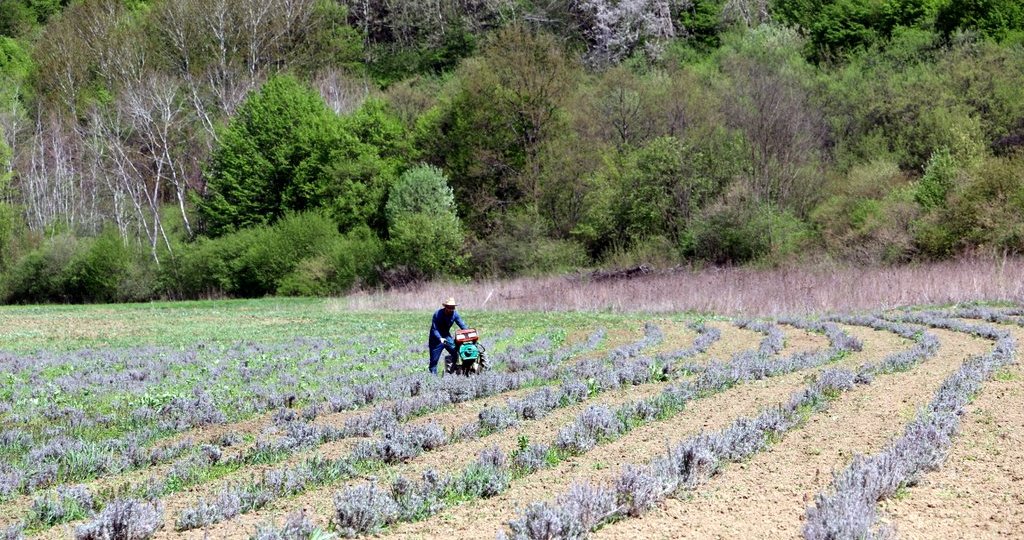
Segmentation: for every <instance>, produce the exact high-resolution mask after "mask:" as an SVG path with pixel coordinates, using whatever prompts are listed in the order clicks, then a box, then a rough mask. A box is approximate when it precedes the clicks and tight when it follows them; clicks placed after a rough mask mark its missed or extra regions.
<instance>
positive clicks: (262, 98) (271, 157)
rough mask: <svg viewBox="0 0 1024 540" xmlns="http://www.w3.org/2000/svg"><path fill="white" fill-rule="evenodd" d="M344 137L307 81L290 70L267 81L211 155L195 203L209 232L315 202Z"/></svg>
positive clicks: (266, 219) (264, 221)
mask: <svg viewBox="0 0 1024 540" xmlns="http://www.w3.org/2000/svg"><path fill="white" fill-rule="evenodd" d="M342 138H343V134H342V131H341V126H340V123H339V121H338V120H337V118H336V117H335V116H334V114H333V113H332V112H331V111H330V110H329V109H328V108H327V106H326V105H325V104H324V102H323V100H322V99H321V98H320V96H318V95H317V94H316V93H315V92H313V91H312V90H311V89H310V88H308V87H306V86H304V85H303V84H302V83H300V82H299V81H298V80H296V79H295V78H293V77H290V76H285V75H281V76H276V77H274V78H272V79H270V80H269V81H267V83H266V84H264V85H263V87H262V88H260V90H259V92H257V93H255V94H253V95H251V96H250V97H249V98H248V99H246V101H245V103H243V104H242V106H241V107H240V108H239V110H238V113H237V114H236V116H235V117H234V119H233V120H232V121H231V123H230V124H229V125H228V126H227V128H226V129H224V130H223V132H222V133H221V143H220V147H219V148H218V149H217V150H216V151H215V152H214V154H213V156H212V158H211V164H210V168H209V171H208V172H207V193H206V196H205V197H204V198H203V200H202V201H200V202H199V204H198V205H197V208H198V210H199V213H200V215H201V216H202V217H203V220H204V223H205V226H206V230H207V232H208V233H209V234H211V235H212V236H219V235H222V234H225V233H228V232H231V231H234V230H237V229H239V228H245V227H251V226H253V225H263V224H268V223H272V222H273V221H275V220H277V219H279V218H280V217H281V216H283V215H284V213H285V212H286V211H289V210H298V211H301V210H305V209H307V208H310V207H312V206H314V205H315V204H316V203H317V202H319V200H320V198H321V197H322V196H323V190H324V188H325V187H326V186H324V183H323V182H321V179H322V178H323V177H324V176H326V171H327V169H328V168H329V167H330V166H331V165H332V164H331V162H330V160H329V158H330V154H331V152H332V149H334V148H335V147H337V146H339V145H340V144H343V141H342ZM350 144H351V143H350Z"/></svg>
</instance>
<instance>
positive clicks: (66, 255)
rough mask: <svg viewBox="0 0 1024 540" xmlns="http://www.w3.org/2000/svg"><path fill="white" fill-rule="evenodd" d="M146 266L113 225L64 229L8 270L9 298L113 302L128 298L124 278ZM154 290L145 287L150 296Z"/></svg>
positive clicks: (22, 301) (33, 301)
mask: <svg viewBox="0 0 1024 540" xmlns="http://www.w3.org/2000/svg"><path fill="white" fill-rule="evenodd" d="M135 265H138V266H140V267H144V264H141V263H140V262H139V261H138V260H137V259H136V255H135V253H134V251H133V250H132V249H130V248H129V247H128V246H126V245H125V243H124V241H123V240H122V239H121V238H120V237H119V236H118V235H117V233H116V232H115V231H111V230H108V231H107V232H105V233H103V234H101V235H100V236H98V237H96V238H83V239H78V238H75V237H74V236H71V235H67V234H61V235H57V236H54V237H52V238H49V239H47V240H46V241H44V242H43V243H42V245H40V246H39V247H37V248H36V249H34V250H32V251H30V252H29V253H27V254H26V255H25V256H24V257H22V258H21V259H20V260H18V262H17V263H16V264H15V265H13V266H12V267H11V268H10V270H9V271H8V273H7V274H6V275H5V279H4V285H5V287H4V288H5V291H4V296H5V300H6V301H7V302H11V303H40V302H52V301H59V302H73V303H80V302H114V301H117V300H124V299H128V298H126V297H125V294H126V293H127V290H126V287H125V284H126V283H125V282H126V281H127V280H129V278H130V277H131V276H132V272H133V269H134V267H135ZM150 293H151V291H145V295H146V296H148V295H149V294H150Z"/></svg>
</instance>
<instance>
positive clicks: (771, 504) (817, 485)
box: [593, 330, 991, 538]
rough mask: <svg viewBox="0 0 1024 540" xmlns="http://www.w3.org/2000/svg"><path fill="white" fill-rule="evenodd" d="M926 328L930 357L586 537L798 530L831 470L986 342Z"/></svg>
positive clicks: (888, 435) (876, 439) (879, 437)
mask: <svg viewBox="0 0 1024 540" xmlns="http://www.w3.org/2000/svg"><path fill="white" fill-rule="evenodd" d="M931 332H932V333H934V334H935V335H936V336H937V337H938V338H939V340H940V342H941V347H940V349H939V351H938V353H937V354H936V355H935V356H934V357H933V358H931V359H929V360H928V361H926V362H923V363H921V364H919V365H917V366H915V367H913V368H912V369H911V370H909V371H907V372H904V373H895V374H890V375H882V376H879V377H877V378H876V379H875V381H874V382H872V383H871V384H870V385H867V386H863V387H858V388H856V389H854V390H852V391H850V392H848V393H845V394H843V395H842V396H841V397H839V398H838V399H837V400H835V401H834V402H832V403H831V404H830V405H829V407H828V408H827V409H826V410H825V411H823V412H821V413H818V414H816V415H814V416H812V417H811V418H810V419H809V420H808V422H807V424H806V425H804V426H803V427H802V428H800V429H798V430H796V431H794V432H793V433H791V434H789V435H787V436H786V437H785V438H784V439H783V440H782V441H781V442H780V443H779V444H776V445H773V446H771V447H770V448H769V449H767V450H766V451H764V452H762V453H759V454H756V455H754V456H753V457H752V458H751V459H750V460H749V461H746V462H744V463H742V464H739V465H735V466H728V467H726V468H725V469H723V470H722V471H721V472H720V473H719V474H718V475H716V476H715V477H713V478H712V479H711V480H710V481H709V482H707V483H706V484H703V485H702V486H701V487H700V488H699V489H698V490H696V491H695V492H694V494H693V497H691V498H690V499H688V500H680V499H675V498H670V499H668V500H666V501H665V502H664V503H663V504H662V505H661V506H660V507H659V508H658V509H656V510H654V511H652V512H650V513H648V514H645V515H644V516H643V517H642V518H640V519H629V520H624V521H621V522H618V523H613V524H610V525H608V526H606V527H604V528H602V529H600V530H599V531H597V532H596V533H594V535H593V537H594V538H620V537H622V536H623V535H635V536H637V537H643V538H742V537H755V536H756V537H758V538H795V537H799V536H800V534H801V527H802V526H803V522H802V519H803V517H804V513H805V511H806V507H807V505H808V504H810V501H811V500H812V499H813V497H814V495H815V494H816V493H818V492H820V491H821V490H822V489H824V488H826V487H827V486H828V485H829V483H830V482H831V480H832V473H833V472H834V471H838V470H841V469H842V468H844V467H845V466H846V465H847V464H848V463H849V462H850V460H851V459H852V457H853V455H854V454H858V453H860V454H864V453H870V452H874V451H877V450H878V449H880V448H882V447H883V446H885V445H886V444H887V443H888V442H889V441H890V440H891V439H892V438H893V437H895V436H898V435H899V434H900V433H901V432H902V430H903V426H904V425H905V424H906V422H907V421H909V420H910V419H912V418H913V416H914V415H915V414H916V412H917V410H918V408H919V407H921V406H923V405H925V404H927V403H928V401H929V399H930V398H931V396H932V395H933V394H934V392H935V390H936V389H937V388H938V387H939V385H940V384H941V383H942V382H943V380H944V379H945V378H946V377H947V376H948V375H949V374H950V373H952V372H954V371H956V370H957V369H959V367H960V365H961V364H962V362H963V360H964V358H966V357H968V356H970V355H975V354H983V353H985V352H987V351H988V350H989V349H990V348H991V342H990V341H988V340H984V339H980V338H974V337H970V336H966V335H964V334H960V333H956V332H950V331H946V330H932V331H931ZM879 338H882V336H881V335H879V336H878V338H875V339H879ZM889 339H890V340H891V339H892V338H889ZM872 341H874V340H865V349H867V348H868V347H872V348H873V347H874V345H873V344H872V343H871V342H872ZM882 348H883V349H884V348H885V346H884V345H883V347H882ZM889 352H891V351H889ZM876 356H877V357H879V358H880V357H881V355H877V354H876Z"/></svg>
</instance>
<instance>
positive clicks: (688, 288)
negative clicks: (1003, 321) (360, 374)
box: [335, 258, 1024, 315]
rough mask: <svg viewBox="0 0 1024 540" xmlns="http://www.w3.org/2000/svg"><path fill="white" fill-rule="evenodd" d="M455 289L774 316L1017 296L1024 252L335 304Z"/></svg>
mask: <svg viewBox="0 0 1024 540" xmlns="http://www.w3.org/2000/svg"><path fill="white" fill-rule="evenodd" d="M453 294H454V295H455V296H457V297H458V299H459V300H460V301H461V302H462V305H463V307H464V308H465V309H472V310H481V309H487V310H536V311H559V310H569V311H605V310H610V311H649V312H669V311H673V312H677V311H699V312H712V313H718V314H728V315H780V314H797V313H804V314H806V313H820V312H826V311H827V312H843V311H847V312H848V311H862V310H878V309H888V308H893V307H898V306H908V305H927V304H947V303H960V302H986V301H987V302H993V301H1012V302H1020V301H1022V300H1024V259H1020V258H1004V259H984V258H973V259H963V260H958V261H947V262H941V263H932V264H921V265H908V266H900V267H891V268H857V267H815V268H798V267H790V268H779V269H752V268H711V269H705V270H700V271H690V270H674V271H661V272H652V273H650V274H646V275H642V276H639V277H635V278H632V279H621V280H604V281H599V282H594V281H591V280H589V279H587V278H586V275H571V276H561V277H547V278H520V279H512V280H487V281H474V282H471V283H446V282H433V283H428V284H423V285H418V286H414V287H407V288H404V289H400V290H393V291H385V292H369V293H367V292H364V293H356V294H353V295H350V296H348V297H345V298H341V299H338V300H336V301H335V302H336V304H335V307H336V308H338V309H354V310H380V309H424V308H425V307H432V306H434V305H436V304H437V303H438V302H439V301H440V300H441V299H442V298H445V297H448V296H450V295H453Z"/></svg>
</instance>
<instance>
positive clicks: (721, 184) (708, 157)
mask: <svg viewBox="0 0 1024 540" xmlns="http://www.w3.org/2000/svg"><path fill="white" fill-rule="evenodd" d="M740 148H741V147H740V146H739V144H738V142H737V141H736V138H735V137H734V136H732V135H730V134H728V133H727V132H724V131H716V132H712V133H711V134H709V135H708V136H707V138H705V139H704V140H701V141H699V142H697V141H694V142H689V143H684V142H683V141H681V140H679V139H677V138H675V137H662V138H659V139H655V140H653V141H651V142H649V143H648V144H646V145H644V146H643V147H641V148H638V149H636V150H632V151H627V152H626V153H625V154H624V155H622V156H621V158H620V160H618V161H611V162H609V163H608V165H607V166H606V167H605V168H604V169H603V170H602V171H601V172H599V173H598V176H597V177H596V178H595V189H594V190H593V191H592V192H591V193H590V196H589V204H588V209H587V211H586V213H585V215H584V218H583V220H582V221H581V222H580V224H579V225H578V226H577V228H576V229H575V230H574V231H573V235H574V236H575V237H576V238H578V239H579V240H581V241H583V242H584V243H585V244H586V245H587V246H588V247H589V248H590V250H591V252H592V253H593V254H595V255H601V254H602V253H604V252H606V251H607V250H608V249H610V248H612V247H620V248H629V247H630V246H632V245H633V244H635V243H637V242H641V241H643V240H645V239H647V238H653V237H663V238H667V239H668V240H669V242H670V243H671V244H678V243H679V242H680V240H681V238H682V237H683V236H684V234H685V231H686V230H687V229H688V228H689V226H690V225H691V224H692V222H693V221H694V219H695V218H696V217H697V215H698V213H699V212H700V211H701V209H702V208H703V207H704V206H705V205H707V204H708V203H709V202H710V201H711V200H712V199H713V198H715V197H716V196H717V195H719V194H720V193H721V192H722V191H723V190H724V188H725V186H726V185H728V183H729V181H730V180H732V178H733V177H734V176H735V175H737V174H738V173H739V172H740V169H739V167H741V166H742V158H741V151H740Z"/></svg>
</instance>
